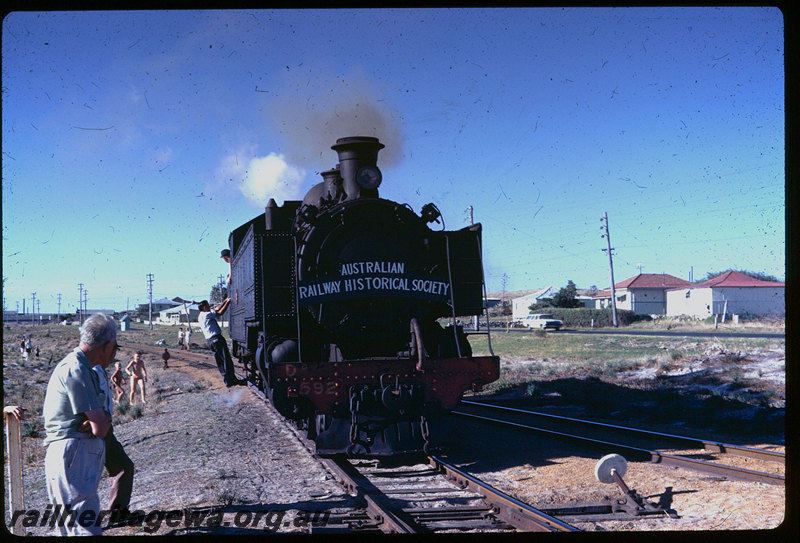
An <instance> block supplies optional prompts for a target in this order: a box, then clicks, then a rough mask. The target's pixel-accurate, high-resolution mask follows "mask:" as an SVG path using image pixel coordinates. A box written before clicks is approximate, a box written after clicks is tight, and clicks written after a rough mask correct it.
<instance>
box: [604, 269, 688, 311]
mask: <svg viewBox="0 0 800 543" xmlns="http://www.w3.org/2000/svg"><path fill="white" fill-rule="evenodd" d="M690 284H691V283H689V281H685V280H683V279H680V278H678V277H675V276H673V275H670V274H668V273H640V274H639V275H635V276H633V277H629V278H628V279H625V280H624V281H620V282H619V283H616V284H615V285H614V290H615V291H616V296H617V309H627V310H629V311H633V312H634V313H636V314H637V315H665V314H666V313H667V297H666V292H667V290H669V289H672V288H677V287H684V286H689V285H690ZM594 298H595V300H596V304H595V307H597V308H599V309H602V308H606V307H611V288H607V289H605V290H601V291H600V292H598V293H597V294H596V295H595V297H594Z"/></svg>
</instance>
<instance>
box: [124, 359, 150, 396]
mask: <svg viewBox="0 0 800 543" xmlns="http://www.w3.org/2000/svg"><path fill="white" fill-rule="evenodd" d="M125 371H126V372H128V375H130V376H131V392H130V403H131V405H133V397H134V396H135V395H136V385H137V383H138V384H139V387H140V388H141V390H142V403H143V404H144V403H147V400H146V399H145V388H144V384H145V382H147V369H145V367H144V360H142V351H137V352H136V354H135V355H133V360H131V361H130V362H129V363H128V365H127V366H126V367H125Z"/></svg>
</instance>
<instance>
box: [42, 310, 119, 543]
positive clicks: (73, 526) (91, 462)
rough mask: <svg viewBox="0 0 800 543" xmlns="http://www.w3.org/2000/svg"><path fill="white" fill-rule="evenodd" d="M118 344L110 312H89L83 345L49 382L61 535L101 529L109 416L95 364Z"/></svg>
mask: <svg viewBox="0 0 800 543" xmlns="http://www.w3.org/2000/svg"><path fill="white" fill-rule="evenodd" d="M118 349H119V345H118V344H117V323H116V321H115V320H114V319H113V318H111V317H109V316H108V315H100V314H98V315H93V316H91V317H89V319H87V321H86V322H85V323H84V325H83V327H81V339H80V345H79V346H78V348H77V349H75V350H74V351H72V352H71V353H70V354H68V355H67V356H66V357H64V359H63V360H62V361H61V362H59V364H58V365H57V366H56V367H55V369H54V370H53V374H52V375H51V376H50V382H49V383H48V385H47V393H46V395H45V398H44V408H43V415H44V428H45V432H46V434H47V435H46V437H45V440H44V444H45V445H46V446H47V453H46V455H45V479H46V483H47V495H48V497H49V498H50V502H51V503H53V505H54V506H55V507H56V508H57V509H55V510H56V511H60V512H61V515H62V516H61V521H59V522H58V523H57V530H58V533H60V534H61V535H101V534H102V527H101V523H102V521H103V520H104V519H103V518H102V514H101V511H100V498H99V496H98V493H97V487H98V483H99V482H100V476H101V475H102V473H103V464H104V462H105V442H104V438H105V436H106V434H107V433H108V431H109V429H110V427H111V417H110V415H109V414H108V413H107V412H106V410H105V409H104V404H105V394H104V393H103V392H102V389H101V387H100V383H99V379H98V375H97V374H96V373H95V372H94V371H92V367H93V366H98V365H102V366H103V367H107V366H108V365H110V364H111V362H112V361H113V360H114V355H115V354H116V352H117V350H118ZM59 506H60V507H59ZM106 513H107V512H106Z"/></svg>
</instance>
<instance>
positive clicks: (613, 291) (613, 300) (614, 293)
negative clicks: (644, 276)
mask: <svg viewBox="0 0 800 543" xmlns="http://www.w3.org/2000/svg"><path fill="white" fill-rule="evenodd" d="M600 222H603V223H604V224H603V226H601V227H600V229H601V230H604V231H605V233H604V234H603V235H602V236H600V237H601V238H606V242H607V244H608V248H607V249H603V251H608V267H609V269H610V270H611V316H612V318H613V321H614V328H616V327H617V326H619V323H618V322H617V291H616V289H615V288H614V261H613V260H612V258H611V254H612V253H611V252H612V251H613V250H614V249H613V248H612V247H611V235H610V234H609V233H608V212H605V213H603V218H602V219H600Z"/></svg>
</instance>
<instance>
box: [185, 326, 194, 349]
mask: <svg viewBox="0 0 800 543" xmlns="http://www.w3.org/2000/svg"><path fill="white" fill-rule="evenodd" d="M183 348H184V349H186V350H187V351H191V350H192V327H191V326H187V327H186V334H184V338H183Z"/></svg>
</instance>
